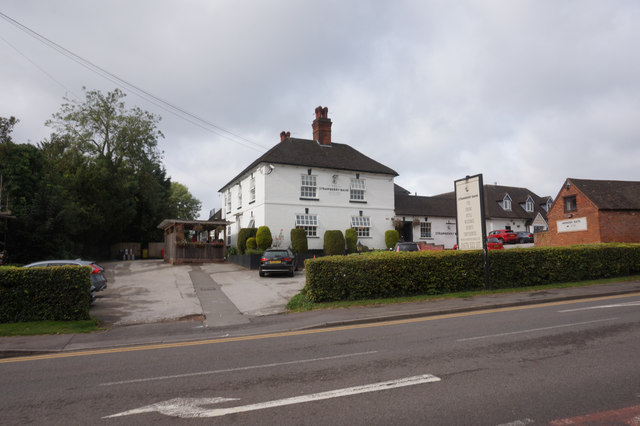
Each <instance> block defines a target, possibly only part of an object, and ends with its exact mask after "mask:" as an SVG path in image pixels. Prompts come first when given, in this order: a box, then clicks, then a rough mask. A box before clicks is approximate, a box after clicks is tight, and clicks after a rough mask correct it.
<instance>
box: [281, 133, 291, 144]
mask: <svg viewBox="0 0 640 426" xmlns="http://www.w3.org/2000/svg"><path fill="white" fill-rule="evenodd" d="M290 137H291V132H285V131H284V130H283V131H281V132H280V142H284V141H285V139H289V138H290Z"/></svg>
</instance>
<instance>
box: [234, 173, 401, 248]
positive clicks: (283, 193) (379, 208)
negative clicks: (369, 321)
mask: <svg viewBox="0 0 640 426" xmlns="http://www.w3.org/2000/svg"><path fill="white" fill-rule="evenodd" d="M308 169H309V168H308V167H299V166H287V165H281V164H276V165H274V166H273V169H271V168H269V166H268V165H262V166H260V167H258V168H257V169H255V170H254V171H253V175H254V177H255V185H256V200H255V202H254V203H249V186H250V184H249V182H250V174H247V175H246V176H243V177H242V178H241V180H240V182H241V188H242V206H238V202H237V201H238V195H237V194H238V188H239V186H238V185H236V184H234V185H232V186H231V187H230V191H231V212H230V213H229V212H227V208H226V204H225V202H226V200H223V207H222V212H223V217H224V218H225V219H227V220H229V221H232V222H235V223H234V224H233V225H231V245H234V246H235V245H236V243H237V234H238V232H239V230H240V228H245V227H247V226H248V225H249V222H250V220H251V214H253V218H254V220H255V226H256V227H258V226H262V225H267V226H268V227H269V229H270V230H271V233H272V235H273V237H274V239H275V237H277V236H279V234H280V232H281V230H282V235H283V237H284V238H283V241H282V243H281V246H282V247H289V246H290V244H291V242H290V232H291V229H292V228H295V219H296V216H295V215H296V214H304V213H305V209H308V211H309V214H315V215H317V216H318V229H317V237H316V238H309V240H308V243H309V249H322V247H323V236H324V232H325V231H327V230H334V229H337V230H340V231H342V232H344V231H345V230H346V229H348V228H350V227H351V216H358V215H359V213H360V211H362V215H363V216H368V217H370V219H371V228H370V237H360V238H359V241H360V243H361V244H362V245H365V246H367V247H369V248H370V249H373V248H379V249H382V248H385V243H384V233H385V231H387V230H388V229H392V224H391V219H392V218H393V215H394V210H393V208H394V194H393V190H394V185H393V177H392V176H389V175H376V174H371V173H358V175H359V178H360V179H364V180H365V182H366V192H365V202H364V203H360V202H351V201H350V200H349V197H350V192H349V188H350V185H351V179H352V178H356V172H347V171H344V170H331V169H314V168H312V169H311V174H312V175H314V176H316V183H317V191H316V197H317V200H307V199H301V197H300V186H301V176H302V175H307V174H308ZM334 177H335V178H334ZM227 194H228V192H227V191H224V192H223V197H226V196H227ZM238 207H240V208H238Z"/></svg>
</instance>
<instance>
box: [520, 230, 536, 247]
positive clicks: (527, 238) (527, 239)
mask: <svg viewBox="0 0 640 426" xmlns="http://www.w3.org/2000/svg"><path fill="white" fill-rule="evenodd" d="M532 242H533V234H532V233H531V232H518V243H519V244H523V243H532Z"/></svg>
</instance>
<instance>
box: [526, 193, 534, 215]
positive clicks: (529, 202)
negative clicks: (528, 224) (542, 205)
mask: <svg viewBox="0 0 640 426" xmlns="http://www.w3.org/2000/svg"><path fill="white" fill-rule="evenodd" d="M533 208H534V203H533V198H531V197H529V198H527V203H526V204H525V208H524V209H525V210H526V211H528V212H529V213H533Z"/></svg>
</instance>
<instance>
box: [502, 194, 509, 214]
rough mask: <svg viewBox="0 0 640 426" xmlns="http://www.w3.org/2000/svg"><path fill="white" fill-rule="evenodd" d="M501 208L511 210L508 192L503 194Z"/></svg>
mask: <svg viewBox="0 0 640 426" xmlns="http://www.w3.org/2000/svg"><path fill="white" fill-rule="evenodd" d="M502 209H503V210H506V211H511V197H509V194H507V195H505V196H504V199H503V200H502Z"/></svg>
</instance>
